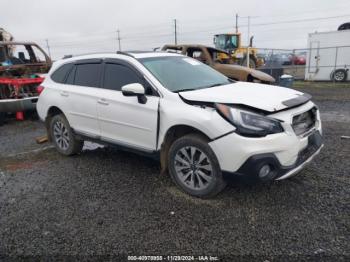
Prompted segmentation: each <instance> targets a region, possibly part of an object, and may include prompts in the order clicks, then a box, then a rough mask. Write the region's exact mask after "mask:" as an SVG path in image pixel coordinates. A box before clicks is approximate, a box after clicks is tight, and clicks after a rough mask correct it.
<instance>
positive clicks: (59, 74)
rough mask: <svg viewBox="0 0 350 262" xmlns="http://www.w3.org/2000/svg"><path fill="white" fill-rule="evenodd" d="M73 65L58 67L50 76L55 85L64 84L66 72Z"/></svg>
mask: <svg viewBox="0 0 350 262" xmlns="http://www.w3.org/2000/svg"><path fill="white" fill-rule="evenodd" d="M72 67H73V64H65V65H63V66H61V67H59V68H58V69H57V70H56V71H55V72H54V73H53V74H52V75H51V79H52V80H53V81H55V82H57V83H64V82H65V80H66V77H67V74H68V72H69V71H70V70H71V69H72Z"/></svg>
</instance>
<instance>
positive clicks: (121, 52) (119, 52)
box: [117, 51, 134, 57]
mask: <svg viewBox="0 0 350 262" xmlns="http://www.w3.org/2000/svg"><path fill="white" fill-rule="evenodd" d="M117 54H118V55H126V56H130V57H134V56H133V55H132V54H130V53H127V52H123V51H117Z"/></svg>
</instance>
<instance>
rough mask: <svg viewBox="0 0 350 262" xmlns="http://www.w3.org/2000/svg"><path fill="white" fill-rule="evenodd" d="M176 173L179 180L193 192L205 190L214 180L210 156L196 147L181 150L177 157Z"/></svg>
mask: <svg viewBox="0 0 350 262" xmlns="http://www.w3.org/2000/svg"><path fill="white" fill-rule="evenodd" d="M174 164H175V171H176V175H177V177H178V178H179V180H180V181H181V182H182V183H183V184H184V185H185V186H186V187H188V188H190V189H192V190H203V189H205V188H206V187H208V185H209V184H210V183H211V181H212V179H213V168H212V164H211V162H210V160H209V158H208V156H207V155H206V154H205V153H204V152H203V151H201V150H200V149H198V148H197V147H194V146H187V147H183V148H181V149H179V150H178V151H177V153H176V155H175V163H174Z"/></svg>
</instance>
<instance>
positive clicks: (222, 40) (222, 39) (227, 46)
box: [214, 33, 263, 68]
mask: <svg viewBox="0 0 350 262" xmlns="http://www.w3.org/2000/svg"><path fill="white" fill-rule="evenodd" d="M214 45H215V48H217V49H221V50H225V51H226V52H228V53H230V54H231V57H232V59H233V60H234V61H235V62H236V63H237V64H240V65H242V66H249V67H250V68H257V67H259V66H260V65H262V64H263V61H261V60H260V59H259V58H258V56H257V49H256V48H253V47H252V46H253V36H252V37H251V38H250V43H249V47H243V46H242V45H241V33H234V34H233V33H229V34H217V35H214ZM248 50H249V51H248ZM248 52H249V59H248ZM223 59H225V58H224V57H223Z"/></svg>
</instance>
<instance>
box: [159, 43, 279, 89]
mask: <svg viewBox="0 0 350 262" xmlns="http://www.w3.org/2000/svg"><path fill="white" fill-rule="evenodd" d="M162 51H167V52H176V53H180V54H183V55H187V56H189V57H192V58H194V59H196V60H198V61H200V62H202V63H204V64H207V65H209V66H211V67H212V68H214V69H215V70H217V71H219V72H220V73H222V74H224V75H225V76H227V77H228V78H230V79H232V80H237V81H245V82H255V83H263V84H273V83H275V79H274V78H273V77H272V76H270V75H269V74H266V73H264V72H261V71H259V70H256V69H252V68H248V67H244V66H240V65H236V64H234V61H233V60H232V58H231V56H230V54H229V53H227V52H226V51H223V50H220V49H216V48H213V47H208V46H204V45H165V46H163V48H162ZM223 57H224V58H223Z"/></svg>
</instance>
